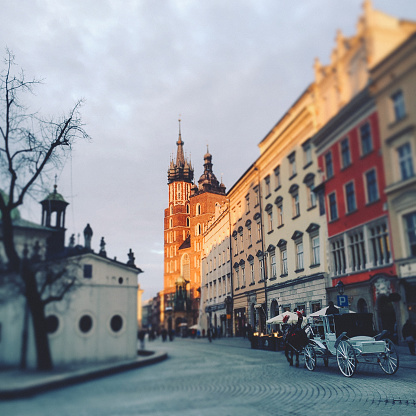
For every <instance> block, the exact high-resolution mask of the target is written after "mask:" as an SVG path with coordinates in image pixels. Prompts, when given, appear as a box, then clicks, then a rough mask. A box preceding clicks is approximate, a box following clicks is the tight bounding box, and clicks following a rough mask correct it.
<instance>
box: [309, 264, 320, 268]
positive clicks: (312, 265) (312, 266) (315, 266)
mask: <svg viewBox="0 0 416 416" xmlns="http://www.w3.org/2000/svg"><path fill="white" fill-rule="evenodd" d="M320 265H321V263H316V264H311V265H310V266H309V267H310V268H311V269H316V268H317V267H319V266H320Z"/></svg>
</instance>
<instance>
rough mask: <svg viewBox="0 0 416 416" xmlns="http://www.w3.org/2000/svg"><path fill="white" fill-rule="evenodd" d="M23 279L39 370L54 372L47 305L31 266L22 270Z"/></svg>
mask: <svg viewBox="0 0 416 416" xmlns="http://www.w3.org/2000/svg"><path fill="white" fill-rule="evenodd" d="M25 263H26V262H25ZM22 278H23V280H24V282H25V285H26V299H27V303H28V306H29V310H30V313H31V315H32V323H33V330H34V335H35V345H36V363H37V369H38V370H52V368H53V364H52V357H51V351H50V348H49V338H48V333H47V330H46V320H45V305H44V303H43V302H42V299H41V297H40V294H39V290H38V287H37V282H36V275H35V273H34V272H33V271H32V270H31V269H30V266H27V265H26V266H25V267H23V268H22Z"/></svg>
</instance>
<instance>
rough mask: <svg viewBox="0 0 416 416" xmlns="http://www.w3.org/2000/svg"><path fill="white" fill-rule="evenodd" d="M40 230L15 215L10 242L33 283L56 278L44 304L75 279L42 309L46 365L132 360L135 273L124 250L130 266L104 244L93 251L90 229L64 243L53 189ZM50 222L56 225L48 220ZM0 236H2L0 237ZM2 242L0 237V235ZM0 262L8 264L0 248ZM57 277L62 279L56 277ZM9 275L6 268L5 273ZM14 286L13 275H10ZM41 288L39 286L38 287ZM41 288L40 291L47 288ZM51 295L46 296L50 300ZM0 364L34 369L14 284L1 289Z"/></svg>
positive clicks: (24, 312) (27, 324)
mask: <svg viewBox="0 0 416 416" xmlns="http://www.w3.org/2000/svg"><path fill="white" fill-rule="evenodd" d="M41 204H42V225H38V224H32V223H29V222H27V221H24V220H22V219H20V218H18V217H17V218H15V222H14V228H15V240H16V245H17V250H18V252H19V255H20V256H22V258H26V259H27V261H29V262H33V264H34V267H36V270H37V277H36V278H37V281H38V282H47V281H46V280H45V279H46V276H48V275H52V276H57V277H58V279H57V281H56V283H55V284H50V285H48V286H47V287H48V289H47V291H46V293H45V292H42V299H43V300H45V299H46V298H47V297H48V296H49V295H56V296H57V297H58V298H59V296H58V295H59V293H61V292H62V290H64V289H65V285H66V284H67V281H74V285H73V286H72V287H71V290H70V291H68V292H67V293H66V294H65V296H64V297H63V299H62V300H57V301H53V302H50V303H47V304H46V306H45V317H46V321H45V323H46V326H47V332H48V338H49V346H50V351H51V356H52V361H53V363H54V365H55V366H65V365H72V364H81V363H97V362H104V361H108V360H130V359H135V358H136V357H137V329H138V322H137V316H138V313H137V309H138V294H140V292H139V285H138V275H139V274H140V273H141V272H142V270H140V269H139V268H137V267H136V266H135V264H134V262H135V260H134V255H133V253H132V252H131V250H130V253H129V256H128V261H127V262H126V263H122V262H119V261H116V260H111V259H109V258H107V255H106V251H105V243H104V239H102V240H101V244H100V251H99V252H98V253H95V252H94V251H93V250H92V248H91V238H92V229H91V227H90V226H89V225H88V226H87V227H86V228H85V230H84V238H85V244H84V246H81V245H75V244H74V240H75V238H74V236H72V237H71V239H70V244H69V246H67V247H65V246H64V239H65V209H66V206H67V205H68V204H67V203H66V202H65V201H64V199H63V197H62V195H60V194H59V193H57V190H56V186H55V190H54V192H52V193H51V194H50V195H48V197H47V198H46V199H45V200H44V201H42V202H41ZM51 218H53V219H55V220H56V221H52V220H51ZM0 237H1V235H0ZM0 243H1V238H0ZM2 246H3V244H0V247H1V248H2V249H3V247H2ZM0 259H1V261H0V264H4V265H6V259H5V256H4V251H3V250H0ZM62 274H63V276H65V277H60V276H61V275H62ZM5 275H6V276H7V269H6V270H4V271H3V276H5ZM10 277H11V279H13V280H14V281H16V280H18V279H19V278H18V276H10ZM39 285H40V283H39ZM45 287H46V286H45ZM48 293H49V295H48ZM0 297H1V298H2V300H3V301H2V302H0V329H1V341H0V365H2V366H18V365H23V362H24V363H25V365H26V366H27V367H28V368H36V347H35V334H34V331H33V326H32V319H31V315H30V312H29V310H28V308H27V304H26V298H25V297H24V296H23V295H22V293H21V292H20V291H19V290H18V287H17V286H16V285H13V282H9V284H7V285H6V284H5V285H2V287H1V290H0Z"/></svg>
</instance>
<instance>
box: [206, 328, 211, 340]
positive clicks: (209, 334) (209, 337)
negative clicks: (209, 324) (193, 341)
mask: <svg viewBox="0 0 416 416" xmlns="http://www.w3.org/2000/svg"><path fill="white" fill-rule="evenodd" d="M211 334H212V331H211V328H208V331H207V335H208V341H209V342H212V335H211Z"/></svg>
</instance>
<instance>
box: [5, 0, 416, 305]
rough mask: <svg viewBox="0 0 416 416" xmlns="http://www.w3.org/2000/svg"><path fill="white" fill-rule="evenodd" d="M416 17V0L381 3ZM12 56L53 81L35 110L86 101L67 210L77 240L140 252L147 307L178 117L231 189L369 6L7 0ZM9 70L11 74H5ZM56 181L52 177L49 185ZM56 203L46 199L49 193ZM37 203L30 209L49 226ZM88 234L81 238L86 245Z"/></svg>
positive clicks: (191, 148)
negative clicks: (85, 136)
mask: <svg viewBox="0 0 416 416" xmlns="http://www.w3.org/2000/svg"><path fill="white" fill-rule="evenodd" d="M372 3H373V7H374V8H375V9H377V10H380V11H383V12H385V13H388V14H391V15H393V16H396V17H400V18H403V19H409V20H416V3H415V2H414V1H412V0H394V1H391V0H373V2H372ZM0 4H1V15H0V46H1V48H2V50H1V52H2V58H3V57H5V50H6V48H9V49H10V50H11V51H12V52H13V53H14V55H15V61H16V63H17V64H18V65H19V66H20V67H21V68H23V69H24V71H25V73H26V75H27V76H28V77H29V78H30V77H36V78H38V79H42V80H43V84H42V85H41V86H39V87H38V88H37V89H36V95H35V96H34V97H32V98H31V100H30V101H29V102H30V105H31V109H33V110H36V111H38V112H39V113H40V114H43V115H46V116H51V117H54V116H61V115H62V114H64V113H66V112H68V111H69V110H70V109H71V108H72V107H73V106H74V105H75V103H76V102H77V100H79V99H83V100H84V104H83V107H82V108H81V113H82V118H83V122H84V124H85V130H86V132H87V133H88V134H89V136H90V137H91V140H89V141H78V142H77V143H76V144H75V145H74V147H73V151H72V154H71V156H70V157H68V159H67V160H66V161H65V164H64V167H63V168H62V169H61V170H59V171H57V172H56V175H57V185H58V192H59V193H61V194H62V195H63V196H64V198H65V199H66V201H67V202H69V203H70V205H69V206H68V208H67V216H66V224H65V225H66V228H67V232H66V240H67V243H68V241H69V237H70V236H71V234H75V235H76V241H77V242H78V241H79V243H80V244H83V230H84V228H85V226H86V225H87V223H89V224H90V225H91V227H92V229H93V232H94V234H93V239H92V248H93V249H94V250H95V251H97V252H98V251H99V248H100V246H99V244H100V240H101V237H104V239H105V241H106V244H107V245H106V251H107V255H108V256H109V257H110V258H114V257H117V259H118V260H120V261H122V262H125V261H127V260H128V257H127V253H128V251H129V249H132V250H133V252H134V253H135V257H136V265H137V266H138V267H140V268H141V269H142V270H143V271H144V273H143V274H140V275H139V283H140V286H141V289H143V290H144V293H143V300H146V299H150V298H151V297H153V296H155V295H156V293H157V292H158V291H160V290H162V289H163V218H164V209H165V208H167V206H168V186H167V169H168V166H169V163H170V160H171V157H172V155H175V156H176V140H177V139H178V119H179V118H181V120H182V121H181V131H182V140H183V141H184V143H185V144H184V150H185V152H186V154H187V156H188V157H190V158H191V160H192V164H193V166H194V171H195V178H196V180H198V179H199V177H200V175H201V174H202V173H203V156H204V154H205V153H206V150H207V145H208V146H209V151H210V153H211V154H212V156H213V170H214V173H215V174H216V176H217V178H218V179H219V180H220V179H221V177H222V181H223V182H224V184H225V185H226V187H227V190H228V189H230V188H231V187H232V186H233V184H234V183H235V182H236V181H237V180H238V178H239V177H240V176H241V175H242V174H243V173H244V171H245V170H246V169H247V168H248V166H249V165H250V164H251V163H253V162H254V160H256V159H257V157H258V156H259V150H258V147H257V145H258V143H259V142H260V141H261V140H262V139H263V138H264V137H265V136H266V134H267V133H268V132H269V131H270V129H271V128H272V127H273V126H274V124H276V122H277V121H278V120H279V119H280V118H281V117H282V116H283V114H284V113H285V112H286V110H287V109H288V108H289V107H290V105H291V104H293V103H294V101H295V100H296V99H297V98H298V97H299V96H300V94H301V93H302V92H303V91H304V89H305V88H306V87H307V86H308V85H309V84H310V83H311V82H312V81H313V77H314V72H313V63H314V59H315V58H316V57H318V58H319V59H320V61H321V62H322V64H324V65H325V64H328V63H329V60H330V54H331V51H332V49H333V48H334V46H335V36H336V31H337V30H338V29H340V30H341V31H342V33H343V34H344V35H345V36H352V35H354V34H355V28H356V24H357V21H358V18H359V16H360V15H361V13H362V0H300V1H296V2H290V1H287V0H71V1H69V0H15V1H7V0H0ZM2 69H3V68H2ZM54 182H55V179H54V177H51V178H50V186H49V188H50V191H52V190H53V184H54ZM45 196H46V195H45ZM38 202H39V201H35V200H33V199H31V198H28V199H27V200H26V201H25V206H24V207H23V208H22V209H21V213H22V215H23V216H24V218H25V219H28V220H31V221H34V222H37V223H39V222H40V220H41V207H40V205H39V204H38ZM78 235H79V237H78Z"/></svg>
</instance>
